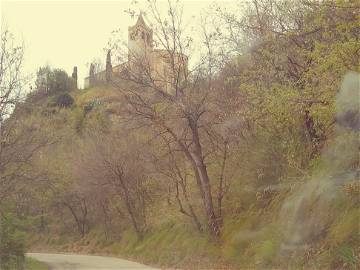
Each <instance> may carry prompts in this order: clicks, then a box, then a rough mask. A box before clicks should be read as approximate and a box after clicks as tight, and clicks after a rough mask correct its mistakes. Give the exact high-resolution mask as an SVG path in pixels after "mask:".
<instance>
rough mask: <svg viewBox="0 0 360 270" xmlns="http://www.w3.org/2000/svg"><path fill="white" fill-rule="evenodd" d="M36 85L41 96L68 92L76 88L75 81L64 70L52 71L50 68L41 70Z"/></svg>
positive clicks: (46, 67)
mask: <svg viewBox="0 0 360 270" xmlns="http://www.w3.org/2000/svg"><path fill="white" fill-rule="evenodd" d="M35 84H36V90H37V92H38V95H40V96H41V94H44V95H53V94H57V93H60V92H67V91H70V90H72V89H74V88H75V82H74V80H73V79H72V78H71V77H69V76H68V74H67V73H66V72H65V71H64V70H62V69H57V68H55V69H52V68H51V67H49V66H45V67H40V68H39V70H38V72H37V78H36V82H35Z"/></svg>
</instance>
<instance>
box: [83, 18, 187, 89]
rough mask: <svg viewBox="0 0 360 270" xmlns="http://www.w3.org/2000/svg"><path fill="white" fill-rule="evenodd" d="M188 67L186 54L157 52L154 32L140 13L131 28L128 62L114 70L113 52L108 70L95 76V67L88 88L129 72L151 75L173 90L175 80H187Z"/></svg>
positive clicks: (165, 51) (109, 57)
mask: <svg viewBox="0 0 360 270" xmlns="http://www.w3.org/2000/svg"><path fill="white" fill-rule="evenodd" d="M172 63H173V64H172ZM187 64H188V59H187V57H186V56H185V55H183V54H178V53H176V54H174V53H172V52H169V51H168V50H161V49H156V48H154V42H153V30H152V29H151V28H150V27H149V26H147V25H146V23H145V21H144V18H143V16H142V14H141V13H140V15H139V17H138V19H137V22H136V24H135V25H134V26H130V27H129V28H128V61H127V62H125V63H121V64H119V65H117V66H114V67H112V65H111V56H110V51H108V54H107V57H106V69H105V70H103V71H101V72H98V73H95V67H94V65H93V64H91V65H90V71H89V76H88V77H87V78H85V82H84V86H85V88H87V87H91V86H94V85H97V84H101V83H106V82H110V81H111V80H112V78H116V77H117V76H119V77H120V75H121V74H122V73H123V72H124V71H127V70H128V71H131V72H133V73H134V72H145V71H146V72H149V74H151V78H154V81H156V82H157V83H160V84H163V86H165V88H166V89H169V88H170V87H171V86H170V84H171V82H172V80H173V79H174V77H176V76H180V77H184V76H185V73H186V72H187ZM174 71H175V72H174ZM174 73H176V74H174Z"/></svg>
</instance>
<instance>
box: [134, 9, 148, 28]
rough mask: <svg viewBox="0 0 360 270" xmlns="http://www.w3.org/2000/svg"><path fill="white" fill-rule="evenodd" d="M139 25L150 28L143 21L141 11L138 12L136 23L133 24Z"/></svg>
mask: <svg viewBox="0 0 360 270" xmlns="http://www.w3.org/2000/svg"><path fill="white" fill-rule="evenodd" d="M139 25H141V26H143V27H145V28H146V29H149V30H150V28H149V27H148V26H147V25H146V23H145V20H144V18H143V13H142V12H140V14H139V17H138V19H137V21H136V24H135V25H134V26H139Z"/></svg>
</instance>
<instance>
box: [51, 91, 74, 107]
mask: <svg viewBox="0 0 360 270" xmlns="http://www.w3.org/2000/svg"><path fill="white" fill-rule="evenodd" d="M73 104H74V99H73V98H72V97H71V96H70V95H69V94H68V93H64V94H60V95H59V96H57V97H56V100H55V105H56V106H58V107H60V108H68V107H70V106H71V105H73Z"/></svg>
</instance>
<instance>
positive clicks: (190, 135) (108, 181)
mask: <svg viewBox="0 0 360 270" xmlns="http://www.w3.org/2000/svg"><path fill="white" fill-rule="evenodd" d="M244 5H245V6H243V4H242V3H239V10H240V11H241V12H240V11H239V12H237V11H228V10H225V9H223V8H222V7H221V5H220V6H218V7H216V8H215V9H214V10H213V13H211V14H210V15H209V16H210V17H206V18H204V22H203V25H201V29H202V30H203V32H202V34H203V38H204V40H203V43H202V44H204V47H201V48H200V49H201V59H198V60H199V61H198V62H197V63H196V65H192V66H193V67H194V68H191V67H188V63H187V62H186V61H179V55H186V56H188V57H189V59H191V57H192V55H191V52H192V51H193V49H194V46H200V45H199V44H198V43H193V40H192V39H191V38H190V37H189V36H186V33H187V32H186V31H185V29H184V28H183V27H184V26H183V25H182V20H181V4H180V3H177V2H176V3H173V2H170V3H169V7H168V8H169V10H168V11H169V12H168V13H167V15H166V16H163V15H162V14H161V12H160V11H159V10H158V7H157V5H156V3H155V2H153V1H150V2H149V9H148V12H147V14H148V18H147V19H148V20H150V21H151V22H152V25H153V28H154V32H155V33H156V35H155V36H156V37H155V38H156V42H157V43H158V44H160V46H161V49H163V51H164V54H166V55H167V57H168V60H169V61H168V64H169V66H168V69H169V74H170V75H169V76H167V77H163V78H162V79H161V77H160V79H159V78H157V79H155V78H154V77H153V74H151V72H149V65H148V63H146V61H143V60H144V59H142V58H140V59H135V60H134V62H133V63H132V64H133V67H132V68H131V69H129V70H127V72H123V73H121V74H118V76H114V77H113V78H112V82H111V84H106V85H103V86H102V85H98V86H96V87H93V88H89V89H86V90H82V91H69V90H70V89H71V88H69V87H68V77H67V75H66V76H65V75H64V73H62V72H59V71H57V70H56V69H55V70H53V71H52V70H51V69H50V68H49V67H46V68H42V69H40V70H39V73H38V81H37V89H36V90H35V91H34V93H32V94H31V95H30V96H28V97H27V98H26V99H25V100H21V98H20V97H21V95H15V93H14V94H11V95H4V94H3V92H2V93H1V95H0V96H1V100H0V113H2V114H1V115H0V116H1V117H0V120H1V122H0V124H1V126H0V127H1V138H0V139H1V140H0V141H1V148H0V202H1V205H0V213H1V214H2V215H1V223H0V224H1V226H0V233H1V238H0V263H2V266H1V267H2V268H4V269H7V268H6V267H8V268H11V267H13V268H14V267H15V265H17V267H18V268H19V269H21V268H22V267H23V263H24V261H23V259H24V252H25V246H26V245H25V241H24V236H23V234H22V233H20V231H22V232H26V233H27V234H28V243H29V245H30V246H31V247H32V248H33V249H38V250H40V249H56V250H61V251H75V252H87V253H103V254H111V255H117V256H126V257H129V258H133V259H137V260H139V261H143V262H146V263H149V264H154V265H161V266H167V267H180V268H195V269H196V268H218V267H222V268H234V269H237V268H241V269H249V268H251V269H269V268H280V269H283V268H284V269H285V268H286V269H309V268H312V269H357V268H358V266H359V264H360V262H359V261H360V258H359V252H360V250H359V245H358V243H359V234H358V224H359V218H360V212H359V195H360V184H359V160H358V158H359V157H358V149H359V140H358V136H359V130H360V126H359V120H360V113H359V101H358V98H357V97H358V95H359V88H360V87H359V72H360V70H359V69H360V67H359V59H360V58H359V52H360V43H359V42H358V33H359V30H360V24H359V19H360V18H359V13H358V12H357V11H358V9H359V8H360V7H359V6H358V4H357V3H356V2H355V1H342V0H340V1H336V2H335V1H321V2H318V1H295V2H293V1H273V0H256V1H253V2H251V3H248V4H244ZM238 14H241V15H238ZM209 18H210V19H209ZM2 40H5V39H2ZM116 45H118V44H113V45H112V48H114V51H113V53H114V54H116V53H119V54H122V53H123V52H122V49H121V46H116ZM15 52H16V51H15ZM19 52H21V51H19ZM174 52H176V53H177V54H174ZM0 59H2V58H0ZM138 60H140V61H138ZM9 63H16V62H14V61H9ZM9 70H11V69H9ZM16 70H18V71H19V70H20V69H19V67H18V68H17V69H16ZM0 74H4V73H3V72H1V73H0ZM43 74H46V76H45V77H46V78H55V79H54V80H55V81H56V82H59V83H49V84H48V85H47V86H46V87H45V88H46V89H47V90H46V91H45V92H46V94H44V95H43V94H39V93H42V91H43V88H42V87H43V84H42V83H40V82H39V80H40V79H39V78H45V77H44V76H43ZM56 74H57V75H56ZM2 76H3V75H2ZM9 76H10V77H11V76H12V75H11V74H9ZM14 78H19V77H18V76H16V77H14ZM51 80H52V79H51ZM51 80H50V81H51ZM16 82H17V83H18V84H20V83H21V81H19V80H17V81H16ZM48 82H49V81H48ZM1 83H4V80H1ZM1 89H8V90H9V91H10V90H12V89H19V87H18V86H17V87H10V86H7V85H4V86H3V85H2V87H1ZM2 91H4V90H2ZM5 93H6V92H5ZM3 97H12V99H7V100H6V99H4V98H3ZM14 97H16V98H14ZM34 97H40V98H34ZM14 104H16V107H15V110H12V109H11V108H10V107H9V105H14ZM5 115H6V117H5ZM39 127H41V129H39ZM34 186H36V189H35V188H32V187H34ZM9 213H12V214H9ZM15 223H16V224H15ZM17 223H19V224H20V225H17ZM22 224H26V225H27V226H24V225H22ZM9 247H10V248H9ZM5 251H6V252H5ZM19 261H20V262H21V263H19ZM20 264H21V265H20ZM6 265H7V266H6Z"/></svg>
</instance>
